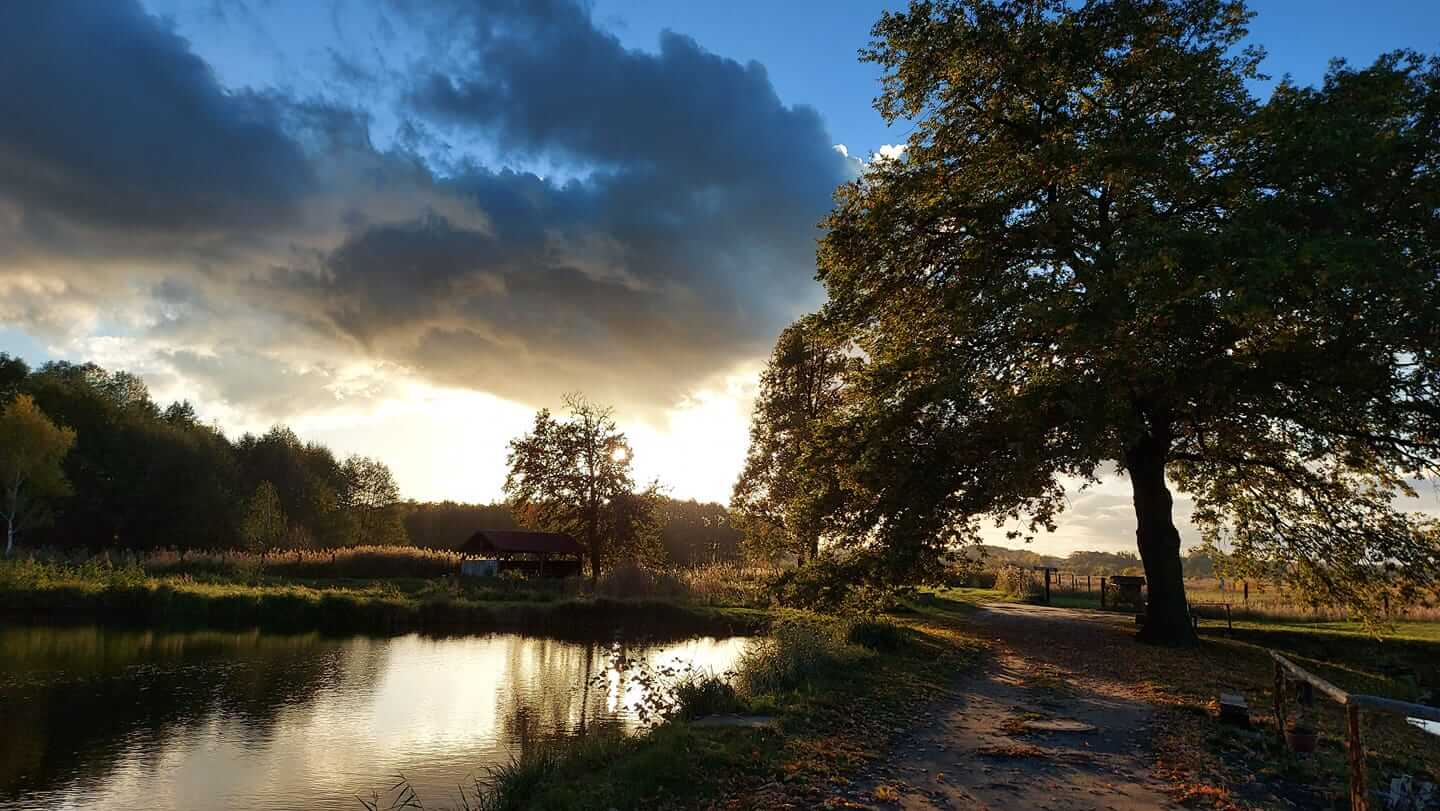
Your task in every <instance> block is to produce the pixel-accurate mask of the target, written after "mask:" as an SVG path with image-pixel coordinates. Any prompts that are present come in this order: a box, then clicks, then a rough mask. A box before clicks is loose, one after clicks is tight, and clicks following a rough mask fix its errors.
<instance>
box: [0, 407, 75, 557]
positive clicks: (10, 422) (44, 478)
mask: <svg viewBox="0 0 1440 811" xmlns="http://www.w3.org/2000/svg"><path fill="white" fill-rule="evenodd" d="M74 444H75V432H74V431H72V430H71V429H69V428H60V427H57V426H56V425H55V423H53V422H51V421H50V418H49V417H47V416H45V412H43V411H41V410H40V409H39V408H38V407H36V405H35V400H34V398H32V397H30V396H29V395H26V394H21V395H19V396H17V397H16V398H15V399H14V400H12V401H11V402H10V403H9V404H8V405H6V406H5V409H4V410H3V411H0V497H3V499H4V500H3V502H0V512H3V513H4V515H5V556H6V557H9V556H10V552H11V550H12V549H13V548H14V546H15V536H16V535H17V534H19V533H20V532H21V531H23V530H25V529H27V528H29V527H32V526H34V525H35V524H37V523H39V522H42V521H44V520H46V519H47V518H48V513H47V507H48V506H49V502H50V501H51V500H53V499H55V498H57V497H59V496H63V495H66V494H68V493H69V492H70V485H69V483H68V482H67V481H65V474H64V471H63V470H62V469H61V467H60V463H61V462H62V461H63V460H64V458H65V454H67V453H69V452H70V448H71V447H72V446H73V445H74Z"/></svg>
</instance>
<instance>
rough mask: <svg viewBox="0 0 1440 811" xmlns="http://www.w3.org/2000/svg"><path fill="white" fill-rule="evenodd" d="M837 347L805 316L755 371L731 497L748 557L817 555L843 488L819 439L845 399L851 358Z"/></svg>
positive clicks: (802, 558)
mask: <svg viewBox="0 0 1440 811" xmlns="http://www.w3.org/2000/svg"><path fill="white" fill-rule="evenodd" d="M841 350H842V347H840V346H838V345H835V344H833V343H831V342H829V341H828V340H827V339H826V336H825V334H824V333H823V332H822V331H821V330H820V324H819V321H818V320H817V319H815V318H814V317H807V318H803V319H801V320H800V321H798V322H796V323H795V324H793V325H791V326H790V327H788V328H786V329H785V331H784V332H782V333H780V338H779V339H778V340H777V341H776V342H775V351H774V353H773V354H772V355H771V357H770V362H769V363H768V364H767V365H766V367H765V370H764V371H763V372H762V373H761V375H760V389H759V392H758V394H757V396H756V398H755V409H754V413H753V415H752V417H751V424H750V447H749V450H748V451H747V452H746V455H745V466H744V468H743V469H742V470H741V472H740V477H739V479H738V480H737V481H736V482H735V489H734V492H733V494H732V495H731V498H730V509H731V512H732V513H733V514H734V516H735V519H734V520H735V522H736V525H737V526H738V527H739V528H740V529H741V531H742V532H743V533H744V539H745V540H744V543H745V549H746V553H747V554H748V555H750V556H751V557H752V558H758V559H764V560H775V559H777V558H779V557H781V556H794V557H795V558H797V559H798V560H799V562H800V563H802V564H804V563H805V562H807V561H809V560H813V559H815V558H816V557H818V556H819V554H820V539H821V536H822V535H824V533H825V530H826V521H827V519H828V518H829V517H830V516H832V515H834V514H835V513H836V512H837V511H838V510H839V509H840V507H841V504H842V498H843V489H842V488H841V486H840V482H839V481H838V479H837V478H836V476H835V471H834V467H833V466H831V465H827V464H824V463H823V462H822V461H821V460H822V458H823V456H824V452H825V445H824V444H822V442H821V437H820V431H821V427H822V426H823V425H824V423H825V421H826V420H828V419H830V418H831V417H832V416H834V415H835V414H836V413H837V412H838V410H839V408H840V405H841V403H842V401H843V398H844V391H843V388H842V384H843V373H844V372H845V370H846V369H847V368H848V367H849V366H850V365H851V360H850V359H849V358H847V357H846V356H845V354H844V353H843V351H841Z"/></svg>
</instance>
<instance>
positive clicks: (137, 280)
mask: <svg viewBox="0 0 1440 811" xmlns="http://www.w3.org/2000/svg"><path fill="white" fill-rule="evenodd" d="M899 6H900V4H899V3H882V2H859V1H858V0H840V1H839V2H836V1H835V0H792V1H791V2H787V3H773V2H761V0H735V2H729V3H713V2H693V1H691V0H686V1H685V2H679V1H678V0H664V1H663V2H662V0H595V2H593V3H581V2H576V0H316V2H308V3H294V2H288V1H287V0H107V2H105V3H95V2H91V1H90V0H52V2H46V3H17V4H6V6H5V8H4V10H3V11H0V23H3V24H0V53H5V54H6V59H4V60H0V87H4V88H5V92H4V93H0V351H6V352H9V353H11V354H16V355H19V356H21V357H24V358H25V359H27V360H28V361H30V362H32V363H36V364H38V363H40V362H43V361H45V360H49V359H57V358H58V359H68V360H77V361H80V360H93V361H95V362H97V363H99V364H101V365H103V366H106V367H107V368H112V369H126V370H129V371H132V372H135V373H138V374H140V375H141V376H142V377H144V379H145V380H146V382H147V383H148V384H149V386H150V388H151V391H152V394H153V395H154V397H155V399H157V400H158V401H161V402H168V401H170V400H173V399H185V398H188V399H190V400H192V401H193V402H194V403H195V404H196V406H197V408H198V410H199V413H200V414H201V416H202V417H203V418H205V419H207V420H213V421H216V422H217V423H218V424H220V425H221V426H222V427H223V428H224V429H225V430H226V431H227V433H229V434H230V435H231V436H238V435H239V434H240V433H243V432H245V431H260V430H264V429H265V428H267V427H268V426H270V425H272V424H275V423H280V422H283V423H286V424H289V425H290V426H291V427H292V428H294V429H295V430H296V431H297V432H298V433H299V434H300V435H301V436H302V437H304V438H306V439H309V440H314V441H319V442H323V443H325V444H327V445H330V446H331V447H332V448H334V449H335V450H336V451H337V453H340V454H342V455H343V454H349V453H362V454H365V455H369V456H373V457H376V458H379V459H381V460H383V461H385V462H386V463H387V464H389V465H390V467H391V468H392V469H393V470H394V471H395V473H396V476H397V479H398V480H399V483H400V485H401V488H402V492H403V493H404V495H405V496H407V497H412V498H417V499H446V498H448V499H455V500H459V501H489V500H493V499H496V498H498V497H499V495H500V484H501V482H502V481H503V478H504V455H505V444H506V442H508V441H509V440H510V439H511V438H512V437H514V436H516V435H518V434H520V433H521V432H523V431H524V430H525V429H526V427H527V426H528V424H529V422H530V421H531V419H532V417H533V414H534V411H535V409H537V408H539V407H555V406H557V405H558V404H559V402H560V399H561V397H562V395H564V394H565V393H567V392H582V393H584V394H586V395H587V396H589V397H590V398H591V399H593V400H595V401H598V402H601V403H608V404H612V405H613V406H614V407H615V408H616V410H617V414H618V416H619V418H620V421H621V423H622V426H623V427H624V429H625V430H626V431H627V433H628V434H629V436H630V438H631V442H632V445H633V446H634V449H635V466H636V473H637V475H638V477H639V478H641V479H647V480H648V479H650V478H659V479H660V480H661V481H662V482H663V483H664V484H666V485H667V486H668V487H669V489H670V492H671V493H672V494H673V495H675V496H677V497H681V498H689V497H695V498H700V499H705V500H717V501H726V500H728V496H729V492H730V487H731V485H732V483H733V481H734V478H735V476H736V474H737V472H738V470H739V467H740V463H741V460H742V458H743V455H744V452H745V445H746V433H747V426H748V421H749V412H750V406H751V401H752V398H753V395H754V389H755V383H756V376H757V374H758V372H759V369H760V368H761V366H762V365H763V363H764V360H765V357H766V355H767V354H768V351H769V348H770V346H771V344H772V342H773V340H774V338H775V336H776V335H777V334H778V332H779V330H780V329H781V328H783V327H784V326H785V325H786V324H787V323H789V322H790V321H791V320H793V319H794V318H795V317H797V316H798V315H800V314H802V313H804V312H807V311H809V310H811V309H813V308H814V307H816V306H817V305H818V304H819V303H820V301H821V299H822V295H821V291H820V289H819V287H818V285H817V284H816V283H815V282H814V280H813V276H814V246H815V239H816V237H817V236H818V230H817V228H816V224H817V223H818V222H819V221H820V220H821V218H822V217H823V216H824V215H825V212H826V211H827V209H828V207H829V203H830V195H831V192H832V190H833V189H834V188H835V186H836V185H837V184H839V183H842V182H844V181H845V180H847V179H850V178H853V177H855V176H856V174H857V173H858V172H860V171H863V165H864V162H865V161H867V160H870V159H871V157H872V156H873V155H874V154H875V153H877V152H879V151H882V150H885V149H887V148H892V147H893V145H896V144H901V143H903V142H904V141H905V138H906V137H907V135H908V130H907V129H906V127H905V126H904V125H903V124H902V125H899V126H897V127H888V126H887V125H886V124H885V122H884V121H883V120H882V119H881V118H880V116H879V115H878V114H877V113H876V112H875V111H874V109H873V108H872V107H871V100H872V98H873V96H874V95H875V92H876V90H877V87H878V72H877V70H876V69H875V68H874V67H873V66H871V65H867V64H862V63H860V62H859V61H858V60H857V59H856V52H857V50H858V49H860V48H861V47H863V46H864V45H865V44H866V42H867V40H868V32H869V29H870V26H871V25H872V24H873V22H874V20H875V19H876V18H877V17H878V15H879V14H880V13H881V11H883V10H884V9H886V8H898V7H899ZM1253 8H1254V9H1255V10H1256V12H1257V17H1256V19H1255V20H1254V21H1253V23H1252V25H1251V30H1252V40H1253V41H1254V42H1256V43H1259V44H1262V45H1264V46H1265V47H1266V49H1267V50H1268V52H1269V58H1268V59H1267V61H1266V63H1265V70H1266V71H1267V72H1268V73H1269V74H1271V75H1272V76H1273V77H1275V78H1278V77H1280V76H1281V75H1286V74H1288V75H1290V76H1292V78H1293V79H1294V80H1295V81H1297V82H1299V83H1302V84H1309V83H1314V82H1317V81H1318V80H1319V79H1320V78H1321V77H1322V76H1323V72H1324V70H1325V67H1326V64H1327V61H1328V60H1329V59H1330V58H1332V57H1336V56H1339V57H1344V58H1347V59H1349V60H1351V61H1353V62H1357V63H1365V62H1368V61H1370V60H1372V59H1373V58H1374V57H1375V56H1376V55H1377V54H1379V53H1381V52H1382V51H1385V50H1389V49H1392V48H1397V47H1409V48H1415V49H1418V50H1422V51H1428V52H1435V51H1437V50H1440V3H1430V2H1417V1H1416V0H1372V2H1367V3H1365V4H1364V5H1363V10H1361V8H1362V7H1360V6H1358V5H1357V4H1355V3H1353V2H1350V0H1268V1H1266V0H1261V1H1259V2H1255V3H1253ZM1272 81H1273V80H1272ZM1268 84H1269V83H1260V85H1259V86H1258V87H1257V88H1256V90H1257V92H1260V93H1262V94H1263V93H1264V92H1265V90H1266V88H1267V86H1268ZM1177 506H1178V507H1179V509H1180V511H1181V514H1182V515H1183V514H1184V512H1185V510H1186V508H1187V502H1186V501H1185V500H1184V499H1183V498H1182V499H1180V500H1179V501H1178V502H1177ZM1133 531H1134V530H1133V513H1132V512H1131V511H1130V506H1129V493H1128V486H1127V485H1126V483H1125V482H1124V481H1123V480H1120V479H1118V478H1116V477H1113V476H1112V477H1108V478H1107V479H1106V480H1105V481H1104V482H1103V483H1102V484H1101V485H1100V486H1098V487H1096V488H1092V489H1091V490H1089V491H1086V492H1084V493H1076V494H1074V496H1073V497H1072V504H1071V509H1070V510H1069V511H1068V513H1067V514H1066V516H1065V518H1064V519H1063V520H1062V523H1061V528H1060V531H1059V532H1058V533H1056V534H1055V535H1054V536H1050V537H1047V538H1043V539H1041V540H1040V541H1037V543H1036V546H1035V548H1036V549H1038V550H1040V551H1049V552H1066V551H1069V550H1071V549H1076V548H1086V549H1092V548H1093V549H1127V548H1133V537H1134V536H1133ZM1182 533H1183V534H1184V535H1185V536H1186V538H1187V540H1194V538H1195V533H1194V532H1193V530H1191V529H1190V528H1189V527H1188V524H1187V526H1185V527H1184V528H1182Z"/></svg>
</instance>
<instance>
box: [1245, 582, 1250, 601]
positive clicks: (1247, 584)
mask: <svg viewBox="0 0 1440 811" xmlns="http://www.w3.org/2000/svg"><path fill="white" fill-rule="evenodd" d="M1245 604H1246V605H1249V604H1250V581H1249V580H1246V581H1245Z"/></svg>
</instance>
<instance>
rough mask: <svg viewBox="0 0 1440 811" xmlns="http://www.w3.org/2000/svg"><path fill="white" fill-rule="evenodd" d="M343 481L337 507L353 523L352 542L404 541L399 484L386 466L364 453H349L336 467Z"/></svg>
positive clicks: (380, 544) (387, 543)
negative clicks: (343, 511) (353, 539)
mask: <svg viewBox="0 0 1440 811" xmlns="http://www.w3.org/2000/svg"><path fill="white" fill-rule="evenodd" d="M340 475H341V477H342V478H343V479H344V481H345V486H344V488H343V489H342V491H341V497H340V506H341V508H342V509H343V510H345V512H346V514H348V515H349V516H350V517H351V518H352V519H353V520H354V522H355V537H356V542H358V543H363V544H367V545H370V546H391V545H395V544H403V543H406V542H407V541H408V540H409V539H408V538H407V536H406V534H405V525H404V523H403V520H402V519H403V511H402V507H401V505H400V486H399V485H398V484H396V483H395V477H394V475H392V474H391V473H390V468H388V467H386V466H385V464H384V463H383V462H379V461H377V460H375V459H371V458H370V457H368V456H358V455H357V456H351V457H349V458H347V459H346V460H345V463H344V464H343V465H341V466H340Z"/></svg>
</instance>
